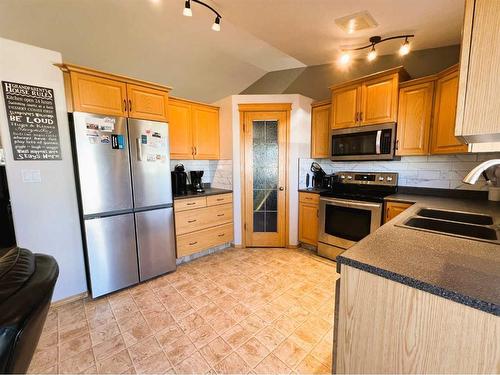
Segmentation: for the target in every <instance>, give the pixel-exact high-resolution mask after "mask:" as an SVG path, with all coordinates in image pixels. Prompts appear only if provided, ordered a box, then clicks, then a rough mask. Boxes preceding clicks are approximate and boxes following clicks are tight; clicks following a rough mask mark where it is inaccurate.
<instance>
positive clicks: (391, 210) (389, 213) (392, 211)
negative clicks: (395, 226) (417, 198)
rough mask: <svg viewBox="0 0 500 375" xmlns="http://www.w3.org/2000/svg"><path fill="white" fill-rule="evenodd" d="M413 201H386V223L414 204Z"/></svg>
mask: <svg viewBox="0 0 500 375" xmlns="http://www.w3.org/2000/svg"><path fill="white" fill-rule="evenodd" d="M412 205H413V203H405V202H385V213H384V223H387V222H388V221H389V220H392V219H394V218H395V217H396V216H398V215H399V214H400V213H402V212H403V211H404V210H406V209H407V208H408V207H410V206H412Z"/></svg>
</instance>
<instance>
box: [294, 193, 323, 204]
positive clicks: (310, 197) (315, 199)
mask: <svg viewBox="0 0 500 375" xmlns="http://www.w3.org/2000/svg"><path fill="white" fill-rule="evenodd" d="M299 201H300V202H304V203H316V204H318V203H319V194H316V193H299Z"/></svg>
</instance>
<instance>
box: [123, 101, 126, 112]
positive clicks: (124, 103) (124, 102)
mask: <svg viewBox="0 0 500 375" xmlns="http://www.w3.org/2000/svg"><path fill="white" fill-rule="evenodd" d="M123 112H127V101H126V100H125V99H123Z"/></svg>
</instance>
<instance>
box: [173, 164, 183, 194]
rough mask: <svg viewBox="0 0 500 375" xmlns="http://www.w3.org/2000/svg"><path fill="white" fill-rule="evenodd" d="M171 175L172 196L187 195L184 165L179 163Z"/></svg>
mask: <svg viewBox="0 0 500 375" xmlns="http://www.w3.org/2000/svg"><path fill="white" fill-rule="evenodd" d="M171 175H172V193H173V194H174V195H186V194H187V173H186V172H185V169H184V165H182V164H181V163H179V164H176V166H175V167H174V170H173V171H172V172H171Z"/></svg>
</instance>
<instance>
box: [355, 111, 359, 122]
mask: <svg viewBox="0 0 500 375" xmlns="http://www.w3.org/2000/svg"><path fill="white" fill-rule="evenodd" d="M354 117H355V120H354V122H358V117H359V116H358V112H356V116H354Z"/></svg>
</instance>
